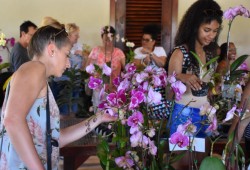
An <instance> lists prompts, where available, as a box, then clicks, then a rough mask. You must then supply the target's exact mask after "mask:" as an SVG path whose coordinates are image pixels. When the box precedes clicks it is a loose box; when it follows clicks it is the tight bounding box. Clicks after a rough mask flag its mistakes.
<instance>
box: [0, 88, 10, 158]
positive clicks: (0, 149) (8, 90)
mask: <svg viewBox="0 0 250 170" xmlns="http://www.w3.org/2000/svg"><path fill="white" fill-rule="evenodd" d="M9 92H10V83H9V84H8V87H7V90H6V102H7V101H8V98H9ZM6 102H5V103H6ZM1 121H3V120H1ZM4 131H5V127H4V125H3V128H2V131H1V134H0V135H1V146H0V160H1V157H2V149H3V135H4Z"/></svg>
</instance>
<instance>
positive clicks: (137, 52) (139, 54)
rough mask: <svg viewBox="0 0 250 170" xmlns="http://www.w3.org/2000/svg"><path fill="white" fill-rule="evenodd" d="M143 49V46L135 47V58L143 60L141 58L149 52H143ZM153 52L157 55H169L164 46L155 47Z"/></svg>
mask: <svg viewBox="0 0 250 170" xmlns="http://www.w3.org/2000/svg"><path fill="white" fill-rule="evenodd" d="M141 50H142V47H138V48H136V49H135V51H134V52H135V59H139V60H141V59H144V58H145V57H146V56H147V54H143V53H142V52H141ZM153 53H154V54H155V55H156V56H157V57H167V55H166V52H165V50H164V48H163V47H155V48H154V51H153Z"/></svg>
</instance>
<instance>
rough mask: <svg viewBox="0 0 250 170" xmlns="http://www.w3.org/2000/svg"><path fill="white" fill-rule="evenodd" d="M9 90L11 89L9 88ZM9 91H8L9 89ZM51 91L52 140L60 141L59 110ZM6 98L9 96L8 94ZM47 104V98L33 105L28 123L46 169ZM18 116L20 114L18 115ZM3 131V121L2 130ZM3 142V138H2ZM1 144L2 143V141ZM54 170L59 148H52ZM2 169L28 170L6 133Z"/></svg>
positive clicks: (37, 100) (57, 161)
mask: <svg viewBox="0 0 250 170" xmlns="http://www.w3.org/2000/svg"><path fill="white" fill-rule="evenodd" d="M8 88H9V87H8ZM7 91H8V89H7ZM48 91H49V106H50V123H51V130H52V138H53V139H55V140H57V141H58V140H59V134H60V133H59V127H60V124H59V123H60V115H59V109H58V106H57V104H56V102H55V99H54V97H53V94H52V92H51V90H50V88H48ZM6 96H8V94H7V93H6ZM6 96H5V101H4V104H3V108H2V115H1V120H3V117H4V114H5V108H6V100H7V99H6ZM46 104H47V96H44V97H41V98H37V99H36V100H35V102H34V104H33V105H32V107H31V109H30V111H29V113H28V115H27V117H26V121H27V124H28V127H29V130H30V133H31V136H32V138H33V142H34V145H35V148H36V151H37V153H38V155H39V157H40V160H41V162H42V163H43V165H44V168H45V169H46V168H47V149H46ZM17 114H18V113H17ZM2 129H3V121H1V126H0V130H1V131H2ZM0 139H1V140H2V138H0ZM0 144H1V141H0ZM51 159H52V161H51V162H52V170H57V169H58V164H59V148H58V147H54V146H52V155H51ZM0 169H1V170H14V169H27V167H26V165H25V164H24V163H23V161H22V160H21V159H20V157H19V156H18V154H17V153H16V150H15V148H14V146H13V145H12V143H11V141H10V138H9V136H8V133H6V131H4V136H3V144H2V154H1V159H0Z"/></svg>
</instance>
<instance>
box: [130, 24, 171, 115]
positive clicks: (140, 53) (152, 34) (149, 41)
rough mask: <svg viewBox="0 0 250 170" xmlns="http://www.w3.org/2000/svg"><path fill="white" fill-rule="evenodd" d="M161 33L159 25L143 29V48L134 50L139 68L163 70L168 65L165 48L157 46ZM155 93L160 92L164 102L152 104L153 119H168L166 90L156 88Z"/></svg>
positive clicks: (151, 25) (149, 25)
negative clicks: (150, 67) (148, 67)
mask: <svg viewBox="0 0 250 170" xmlns="http://www.w3.org/2000/svg"><path fill="white" fill-rule="evenodd" d="M160 32H161V28H160V26H159V25H157V24H148V25H146V26H144V28H143V34H142V39H141V43H142V46H141V47H138V48H136V49H135V50H134V53H135V57H134V61H133V62H134V63H135V65H136V66H137V68H141V67H142V68H145V67H146V66H148V65H150V66H152V67H153V68H163V67H164V66H165V63H166V59H167V55H166V52H165V50H164V48H163V47H161V46H156V42H157V37H158V35H159V34H160ZM154 90H155V91H157V92H160V93H161V95H162V100H161V102H160V103H158V104H152V105H151V108H152V114H149V116H150V117H151V118H157V119H160V118H166V117H167V116H168V114H169V111H168V107H167V106H168V105H169V103H166V96H165V94H166V92H165V88H159V87H156V88H154Z"/></svg>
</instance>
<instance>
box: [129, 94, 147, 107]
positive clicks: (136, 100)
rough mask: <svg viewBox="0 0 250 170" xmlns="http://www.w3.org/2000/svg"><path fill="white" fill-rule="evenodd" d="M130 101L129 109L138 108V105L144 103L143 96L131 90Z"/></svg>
mask: <svg viewBox="0 0 250 170" xmlns="http://www.w3.org/2000/svg"><path fill="white" fill-rule="evenodd" d="M131 96H132V97H131V101H130V104H129V109H134V108H136V107H138V106H139V104H140V103H142V102H143V101H144V98H145V95H144V93H143V92H141V91H136V90H132V91H131Z"/></svg>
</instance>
